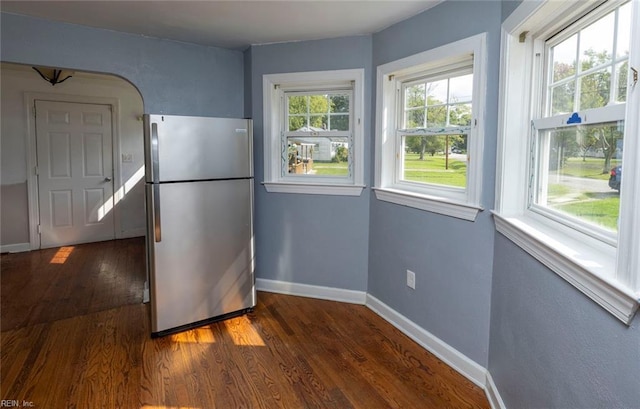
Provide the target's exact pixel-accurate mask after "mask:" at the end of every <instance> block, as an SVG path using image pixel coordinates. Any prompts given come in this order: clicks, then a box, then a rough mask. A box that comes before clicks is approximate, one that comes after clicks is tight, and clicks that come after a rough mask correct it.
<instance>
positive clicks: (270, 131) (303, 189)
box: [262, 68, 367, 196]
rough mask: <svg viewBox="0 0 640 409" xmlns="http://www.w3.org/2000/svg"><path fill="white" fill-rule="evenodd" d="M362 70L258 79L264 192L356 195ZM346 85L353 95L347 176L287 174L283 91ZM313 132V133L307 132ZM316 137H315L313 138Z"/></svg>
mask: <svg viewBox="0 0 640 409" xmlns="http://www.w3.org/2000/svg"><path fill="white" fill-rule="evenodd" d="M364 77H365V72H364V69H362V68H356V69H346V70H329V71H312V72H294V73H279V74H265V75H263V77H262V98H263V111H262V118H263V125H264V126H263V136H264V181H263V184H264V186H265V189H266V190H267V192H274V193H304V194H316V195H342V196H359V195H360V194H361V193H362V189H363V188H364V162H365V160H364V124H365V122H366V120H367V119H366V118H365V117H364V111H365V109H364V107H365V103H364V102H365V100H364V88H365V87H364V80H365V78H364ZM344 84H348V86H349V87H350V89H351V90H352V92H353V101H352V103H351V105H352V111H351V112H350V119H351V129H350V131H351V141H352V144H351V146H349V151H350V153H349V156H350V158H351V159H350V160H351V162H350V164H349V166H350V174H349V176H348V177H341V176H335V177H334V176H328V175H327V176H319V175H315V176H314V175H289V174H286V173H285V170H284V169H283V163H282V155H283V153H282V150H283V147H282V144H283V141H282V137H283V135H284V130H283V127H284V126H283V121H285V120H286V119H285V117H286V115H285V113H284V112H283V110H284V109H285V108H284V102H283V101H284V98H285V97H284V92H286V91H287V90H288V91H319V92H321V91H327V90H331V89H332V88H335V87H337V86H345V85H344ZM311 133H314V132H311ZM313 136H317V135H313Z"/></svg>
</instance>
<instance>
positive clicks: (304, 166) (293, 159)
mask: <svg viewBox="0 0 640 409" xmlns="http://www.w3.org/2000/svg"><path fill="white" fill-rule="evenodd" d="M283 100H284V104H285V107H284V109H283V111H284V112H286V116H287V117H286V120H285V122H284V123H285V124H286V125H285V126H286V129H284V130H283V133H282V148H283V155H282V176H283V177H290V178H300V177H305V178H307V177H315V178H323V177H338V178H346V179H352V174H353V156H352V150H351V149H349V147H350V146H353V138H352V132H351V129H352V127H353V125H352V115H351V112H352V111H353V108H352V101H353V93H352V91H351V90H344V89H343V90H324V91H317V90H316V91H285V92H284V98H283Z"/></svg>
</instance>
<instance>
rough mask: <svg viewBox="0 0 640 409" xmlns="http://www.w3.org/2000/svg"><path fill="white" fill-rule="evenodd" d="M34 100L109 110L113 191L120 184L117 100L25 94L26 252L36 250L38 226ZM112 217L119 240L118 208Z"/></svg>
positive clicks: (114, 209)
mask: <svg viewBox="0 0 640 409" xmlns="http://www.w3.org/2000/svg"><path fill="white" fill-rule="evenodd" d="M36 100H44V101H59V102H73V103H80V104H99V105H109V106H110V107H111V133H112V139H111V145H112V155H113V156H112V158H113V159H112V161H113V180H114V184H113V192H114V194H115V192H117V191H118V189H120V188H121V186H122V185H123V182H122V172H121V166H122V164H121V161H120V157H121V155H120V101H119V100H118V98H113V97H95V96H85V95H66V94H47V93H42V92H25V93H24V101H25V104H26V106H25V112H26V113H27V128H26V131H27V141H26V147H27V170H28V172H27V200H28V203H29V243H30V244H29V246H30V250H38V249H40V234H39V233H38V224H39V220H40V210H39V206H38V177H37V175H36V174H35V172H34V170H35V168H36V164H37V163H38V159H37V151H36V124H35V121H36V118H35V115H34V106H35V101H36ZM113 218H114V222H113V223H114V226H113V230H114V238H116V239H119V238H123V236H122V235H121V230H122V228H121V220H122V216H121V212H120V206H114V208H113Z"/></svg>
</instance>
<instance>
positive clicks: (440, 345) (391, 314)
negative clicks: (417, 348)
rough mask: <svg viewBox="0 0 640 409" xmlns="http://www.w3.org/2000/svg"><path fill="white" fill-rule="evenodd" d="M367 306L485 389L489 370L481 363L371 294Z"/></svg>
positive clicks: (368, 295)
mask: <svg viewBox="0 0 640 409" xmlns="http://www.w3.org/2000/svg"><path fill="white" fill-rule="evenodd" d="M366 306H367V307H369V308H370V309H371V310H373V311H374V312H375V313H376V314H378V315H379V316H381V317H382V318H384V319H385V320H386V321H387V322H389V323H390V324H391V325H393V326H394V327H396V328H398V329H399V330H400V331H402V332H403V333H404V334H405V335H406V336H408V337H409V338H411V339H412V340H414V341H415V342H417V343H418V344H419V345H421V346H422V347H423V348H425V349H426V350H427V351H429V352H431V353H432V354H434V355H435V356H437V357H438V358H439V359H440V360H441V361H443V362H444V363H446V364H447V365H449V366H450V367H452V368H453V369H455V370H456V371H458V372H459V373H460V374H461V375H463V376H464V377H465V378H467V379H469V380H470V381H471V382H473V383H475V384H476V385H478V386H479V387H481V388H482V389H485V387H486V381H487V370H486V369H485V368H483V367H482V366H481V365H479V364H477V363H476V362H474V361H473V360H471V359H469V358H468V357H467V356H466V355H464V354H463V353H461V352H459V351H458V350H456V349H454V348H452V347H451V346H450V345H448V344H447V343H445V342H444V341H442V340H441V339H440V338H438V337H436V336H435V335H433V334H431V333H430V332H429V331H427V330H425V329H424V328H422V327H420V326H419V325H417V324H416V323H414V322H413V321H411V320H409V319H408V318H406V317H405V316H403V315H401V314H399V313H398V312H396V311H395V310H393V309H392V308H391V307H389V306H388V305H386V304H385V303H383V302H382V301H380V300H378V299H377V298H376V297H374V296H372V295H370V294H367V303H366Z"/></svg>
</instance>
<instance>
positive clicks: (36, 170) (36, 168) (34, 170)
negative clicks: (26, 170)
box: [33, 166, 40, 176]
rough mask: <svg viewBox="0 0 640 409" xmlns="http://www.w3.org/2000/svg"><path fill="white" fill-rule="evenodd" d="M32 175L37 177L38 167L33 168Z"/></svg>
mask: <svg viewBox="0 0 640 409" xmlns="http://www.w3.org/2000/svg"><path fill="white" fill-rule="evenodd" d="M33 174H34V175H36V176H38V175H39V174H40V173H39V172H38V167H37V166H34V167H33Z"/></svg>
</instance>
